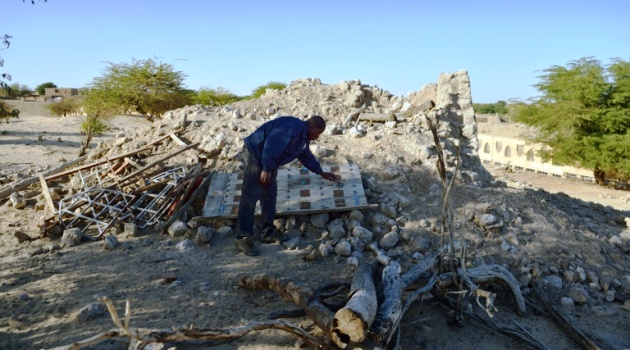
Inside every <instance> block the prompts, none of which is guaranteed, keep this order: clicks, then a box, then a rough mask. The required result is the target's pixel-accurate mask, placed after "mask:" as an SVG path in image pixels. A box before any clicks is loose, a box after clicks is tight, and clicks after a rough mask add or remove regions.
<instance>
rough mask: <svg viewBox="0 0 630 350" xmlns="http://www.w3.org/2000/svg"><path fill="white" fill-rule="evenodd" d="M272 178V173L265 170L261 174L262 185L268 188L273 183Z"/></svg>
mask: <svg viewBox="0 0 630 350" xmlns="http://www.w3.org/2000/svg"><path fill="white" fill-rule="evenodd" d="M271 177H272V176H271V173H269V172H266V171H264V170H263V171H262V172H261V173H260V184H261V185H263V187H267V186H268V185H269V184H270V183H271Z"/></svg>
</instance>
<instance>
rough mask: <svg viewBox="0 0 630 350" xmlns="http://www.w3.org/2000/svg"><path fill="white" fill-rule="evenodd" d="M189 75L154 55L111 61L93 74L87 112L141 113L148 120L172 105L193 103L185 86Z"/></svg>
mask: <svg viewBox="0 0 630 350" xmlns="http://www.w3.org/2000/svg"><path fill="white" fill-rule="evenodd" d="M185 77H186V75H185V74H184V73H182V72H180V71H175V70H174V69H173V66H172V65H170V64H166V63H162V62H156V61H155V60H153V59H146V60H133V62H132V63H131V64H128V63H118V64H115V63H111V62H110V63H109V64H108V66H107V67H106V68H105V70H104V73H103V75H102V76H101V77H97V78H94V79H93V81H92V84H91V86H90V90H89V92H88V93H87V96H86V99H85V101H84V103H85V109H86V112H87V114H88V115H91V114H93V115H95V116H101V117H102V116H109V115H115V114H125V113H139V114H141V115H143V116H145V117H146V118H147V119H149V120H153V119H154V118H155V117H158V116H160V115H162V114H163V113H164V112H166V111H169V110H171V109H175V108H180V107H184V106H186V105H189V104H191V102H192V94H191V91H190V90H187V89H185V88H184V86H183V81H184V78H185Z"/></svg>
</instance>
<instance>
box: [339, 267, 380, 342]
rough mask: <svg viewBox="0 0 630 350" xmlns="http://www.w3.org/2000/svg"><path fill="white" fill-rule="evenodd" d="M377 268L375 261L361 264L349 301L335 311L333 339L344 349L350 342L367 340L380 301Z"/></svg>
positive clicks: (353, 281)
mask: <svg viewBox="0 0 630 350" xmlns="http://www.w3.org/2000/svg"><path fill="white" fill-rule="evenodd" d="M375 268H376V263H375V262H373V263H368V264H364V265H361V267H360V268H359V269H358V270H357V272H356V274H355V275H354V279H353V280H352V287H351V289H350V294H349V295H350V297H349V300H348V303H347V304H346V306H344V307H343V308H342V309H340V310H339V311H337V312H336V313H335V318H334V319H333V324H332V334H333V341H334V342H335V344H337V346H338V347H340V348H342V349H345V348H346V346H348V344H349V342H353V343H360V342H362V341H363V340H365V338H366V336H367V332H368V330H369V328H370V325H371V324H372V322H373V321H374V317H376V311H377V309H378V301H377V299H376V287H375V286H374V269H375Z"/></svg>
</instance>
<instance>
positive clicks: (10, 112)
mask: <svg viewBox="0 0 630 350" xmlns="http://www.w3.org/2000/svg"><path fill="white" fill-rule="evenodd" d="M9 118H20V111H19V110H17V109H15V108H13V107H12V106H10V105H9V104H8V103H6V102H4V101H2V100H0V122H1V121H2V119H5V120H6V122H7V124H9Z"/></svg>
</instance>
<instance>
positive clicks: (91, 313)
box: [74, 303, 105, 323]
mask: <svg viewBox="0 0 630 350" xmlns="http://www.w3.org/2000/svg"><path fill="white" fill-rule="evenodd" d="M103 315H105V307H104V306H103V304H101V303H91V304H87V305H85V306H84V307H82V308H81V309H80V310H79V311H78V312H77V313H76V314H75V315H74V322H77V323H83V322H87V321H89V320H93V319H95V318H97V317H100V316H103Z"/></svg>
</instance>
